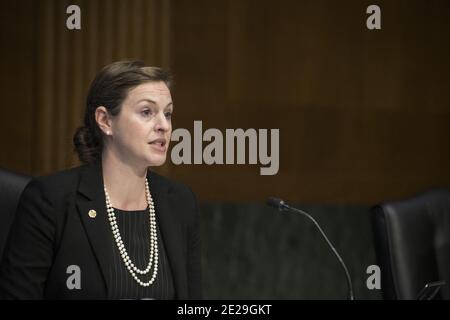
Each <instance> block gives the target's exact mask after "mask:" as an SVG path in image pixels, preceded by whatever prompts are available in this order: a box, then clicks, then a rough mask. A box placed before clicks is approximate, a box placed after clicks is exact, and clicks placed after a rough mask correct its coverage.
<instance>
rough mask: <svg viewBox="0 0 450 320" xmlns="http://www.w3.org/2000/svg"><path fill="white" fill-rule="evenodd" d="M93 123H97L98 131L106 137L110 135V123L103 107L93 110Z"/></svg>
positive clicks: (109, 117) (106, 111)
mask: <svg viewBox="0 0 450 320" xmlns="http://www.w3.org/2000/svg"><path fill="white" fill-rule="evenodd" d="M95 121H96V122H97V124H98V126H99V128H100V130H102V131H103V133H104V134H106V135H111V133H112V121H111V116H110V115H109V113H108V110H107V109H106V108H105V107H104V106H99V107H97V109H95Z"/></svg>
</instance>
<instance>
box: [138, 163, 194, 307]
mask: <svg viewBox="0 0 450 320" xmlns="http://www.w3.org/2000/svg"><path fill="white" fill-rule="evenodd" d="M147 177H148V180H149V185H150V192H151V194H152V197H153V199H154V202H155V210H156V221H157V222H158V223H159V226H160V228H161V235H162V238H163V239H162V240H163V241H164V247H165V249H166V254H167V257H168V260H169V264H170V267H171V271H172V276H173V280H174V286H175V291H176V293H177V298H178V299H186V298H187V275H186V268H185V266H186V263H187V262H186V261H185V259H184V258H183V257H184V254H183V251H182V245H183V238H182V229H181V225H180V221H179V220H178V219H177V217H176V216H175V212H174V211H173V210H172V208H171V206H170V204H171V201H172V199H171V193H170V191H171V190H170V188H169V185H168V183H167V182H165V181H164V180H163V178H162V177H160V176H158V175H157V174H155V173H154V172H152V171H150V170H149V172H148V175H147Z"/></svg>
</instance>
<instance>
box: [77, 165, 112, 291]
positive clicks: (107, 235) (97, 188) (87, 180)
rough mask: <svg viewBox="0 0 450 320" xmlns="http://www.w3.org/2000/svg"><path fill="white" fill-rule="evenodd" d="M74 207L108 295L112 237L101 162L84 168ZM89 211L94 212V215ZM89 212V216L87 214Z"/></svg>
mask: <svg viewBox="0 0 450 320" xmlns="http://www.w3.org/2000/svg"><path fill="white" fill-rule="evenodd" d="M78 192H79V193H80V194H81V195H78V197H77V200H76V205H77V208H78V213H79V214H80V217H81V221H82V223H83V226H84V228H85V230H86V233H87V235H88V239H89V242H90V244H91V247H92V251H93V252H94V254H95V257H96V259H97V262H98V264H99V266H100V270H101V273H102V275H103V279H104V282H105V290H106V294H107V295H108V287H109V284H108V279H109V277H108V268H109V265H110V263H111V260H112V256H111V248H112V246H114V242H113V237H112V235H111V230H110V226H109V222H108V219H107V214H106V200H105V194H104V192H103V173H102V167H101V162H100V161H96V162H95V163H93V164H90V165H88V166H86V167H85V168H84V170H83V171H82V174H81V179H80V184H79V188H78ZM91 210H95V215H94V214H92V213H93V212H92V211H91ZM90 211H91V214H89V212H90Z"/></svg>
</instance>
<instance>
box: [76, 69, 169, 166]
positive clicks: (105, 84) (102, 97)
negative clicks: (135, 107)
mask: <svg viewBox="0 0 450 320" xmlns="http://www.w3.org/2000/svg"><path fill="white" fill-rule="evenodd" d="M160 81H162V82H164V83H165V84H166V85H167V87H169V89H170V85H171V78H170V75H169V74H168V73H166V72H165V71H163V70H162V69H160V68H157V67H146V66H145V65H144V63H143V62H141V61H118V62H114V63H111V64H109V65H107V66H105V67H104V68H103V69H102V70H101V71H100V72H99V73H98V74H97V75H96V77H95V79H94V80H93V81H92V83H91V86H90V88H89V91H88V94H87V97H86V110H85V113H84V125H83V126H81V127H79V128H78V129H77V131H76V132H75V135H74V136H73V144H74V146H75V152H77V153H78V158H79V159H80V161H81V162H83V163H90V162H93V161H95V160H97V159H99V158H100V156H101V153H102V151H103V133H102V131H101V130H100V128H99V127H98V124H97V122H96V121H95V110H96V109H97V107H99V106H104V107H105V108H106V110H107V111H108V113H109V114H110V115H112V116H116V115H118V114H119V113H120V110H121V107H122V102H123V101H124V100H125V98H126V97H127V95H128V92H129V91H130V90H131V89H133V88H135V87H137V86H138V85H140V84H143V83H146V82H160Z"/></svg>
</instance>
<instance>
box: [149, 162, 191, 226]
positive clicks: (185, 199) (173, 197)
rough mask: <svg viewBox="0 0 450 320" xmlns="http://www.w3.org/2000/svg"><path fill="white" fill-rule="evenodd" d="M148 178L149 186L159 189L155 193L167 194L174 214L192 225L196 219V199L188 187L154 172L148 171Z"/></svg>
mask: <svg viewBox="0 0 450 320" xmlns="http://www.w3.org/2000/svg"><path fill="white" fill-rule="evenodd" d="M149 178H150V180H153V183H152V181H150V186H152V185H153V186H155V187H156V188H160V190H157V193H160V192H165V191H166V192H167V195H168V200H169V202H170V207H171V208H172V210H173V211H174V212H177V214H180V215H181V216H182V217H181V218H183V219H187V222H188V224H192V223H193V222H195V221H196V220H197V219H198V216H199V209H198V203H197V197H196V195H195V194H194V192H193V191H192V189H191V188H190V187H189V186H187V185H186V184H184V183H181V182H179V181H176V180H173V179H170V178H167V177H164V176H161V175H159V174H157V173H155V172H154V171H150V173H149ZM150 191H151V190H150ZM155 191H156V190H155Z"/></svg>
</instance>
